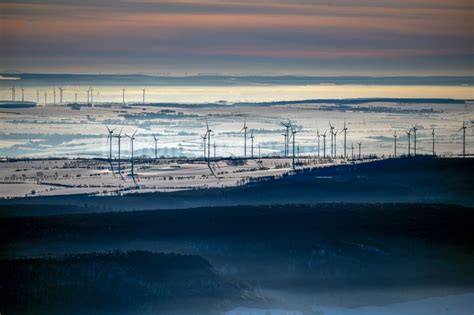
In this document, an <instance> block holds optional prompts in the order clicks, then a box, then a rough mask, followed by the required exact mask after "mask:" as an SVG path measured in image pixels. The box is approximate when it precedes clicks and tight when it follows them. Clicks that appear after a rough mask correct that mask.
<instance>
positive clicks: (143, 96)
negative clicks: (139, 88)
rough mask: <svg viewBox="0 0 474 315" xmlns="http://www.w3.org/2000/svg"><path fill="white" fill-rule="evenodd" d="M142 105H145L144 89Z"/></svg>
mask: <svg viewBox="0 0 474 315" xmlns="http://www.w3.org/2000/svg"><path fill="white" fill-rule="evenodd" d="M143 105H145V89H143Z"/></svg>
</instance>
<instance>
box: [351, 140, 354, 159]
mask: <svg viewBox="0 0 474 315" xmlns="http://www.w3.org/2000/svg"><path fill="white" fill-rule="evenodd" d="M351 157H352V161H354V143H351Z"/></svg>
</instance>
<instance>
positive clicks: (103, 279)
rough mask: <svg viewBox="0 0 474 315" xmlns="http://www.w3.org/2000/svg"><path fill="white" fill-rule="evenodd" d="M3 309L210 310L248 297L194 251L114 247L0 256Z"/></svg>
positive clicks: (61, 311) (66, 311)
mask: <svg viewBox="0 0 474 315" xmlns="http://www.w3.org/2000/svg"><path fill="white" fill-rule="evenodd" d="M0 270H2V275H1V276H0V279H1V280H0V281H1V284H2V287H1V293H2V294H1V298H0V307H1V309H2V312H5V314H43V313H44V314H52V313H53V314H54V313H59V314H71V313H73V314H81V313H88V312H94V313H97V312H120V313H122V314H124V313H139V312H151V313H162V312H166V311H169V310H170V309H175V310H176V309H178V308H179V307H177V306H179V305H182V304H181V303H185V304H187V307H186V309H187V310H188V312H187V313H189V310H192V309H193V308H194V309H196V310H200V313H202V312H206V313H209V314H211V313H213V312H214V311H217V310H222V309H225V308H226V307H229V304H230V305H232V304H235V303H238V302H239V301H242V300H243V298H242V296H244V295H245V296H246V297H247V298H248V297H250V295H249V294H248V293H246V290H245V287H244V286H242V285H241V284H238V283H237V282H232V281H229V280H227V279H225V278H223V277H222V276H220V275H218V274H217V273H216V272H215V271H214V270H213V268H212V267H211V265H210V264H209V263H208V262H207V261H205V260H204V259H202V258H200V257H197V256H182V255H174V254H154V253H150V252H139V251H132V252H126V253H124V252H115V253H106V254H98V253H95V254H82V255H68V256H64V257H56V258H52V257H49V258H27V259H25V258H23V259H9V260H7V259H4V260H0Z"/></svg>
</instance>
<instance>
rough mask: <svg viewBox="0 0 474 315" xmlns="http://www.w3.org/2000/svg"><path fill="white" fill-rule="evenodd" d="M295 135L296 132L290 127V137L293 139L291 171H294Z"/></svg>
mask: <svg viewBox="0 0 474 315" xmlns="http://www.w3.org/2000/svg"><path fill="white" fill-rule="evenodd" d="M296 133H297V131H296V130H294V129H293V127H291V137H292V138H293V158H292V164H293V169H295V167H296V165H295V140H296V139H295V138H296Z"/></svg>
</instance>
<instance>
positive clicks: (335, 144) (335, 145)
mask: <svg viewBox="0 0 474 315" xmlns="http://www.w3.org/2000/svg"><path fill="white" fill-rule="evenodd" d="M337 135H338V133H337V130H334V157H335V158H336V157H337V154H336V147H337V140H336V137H337Z"/></svg>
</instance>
